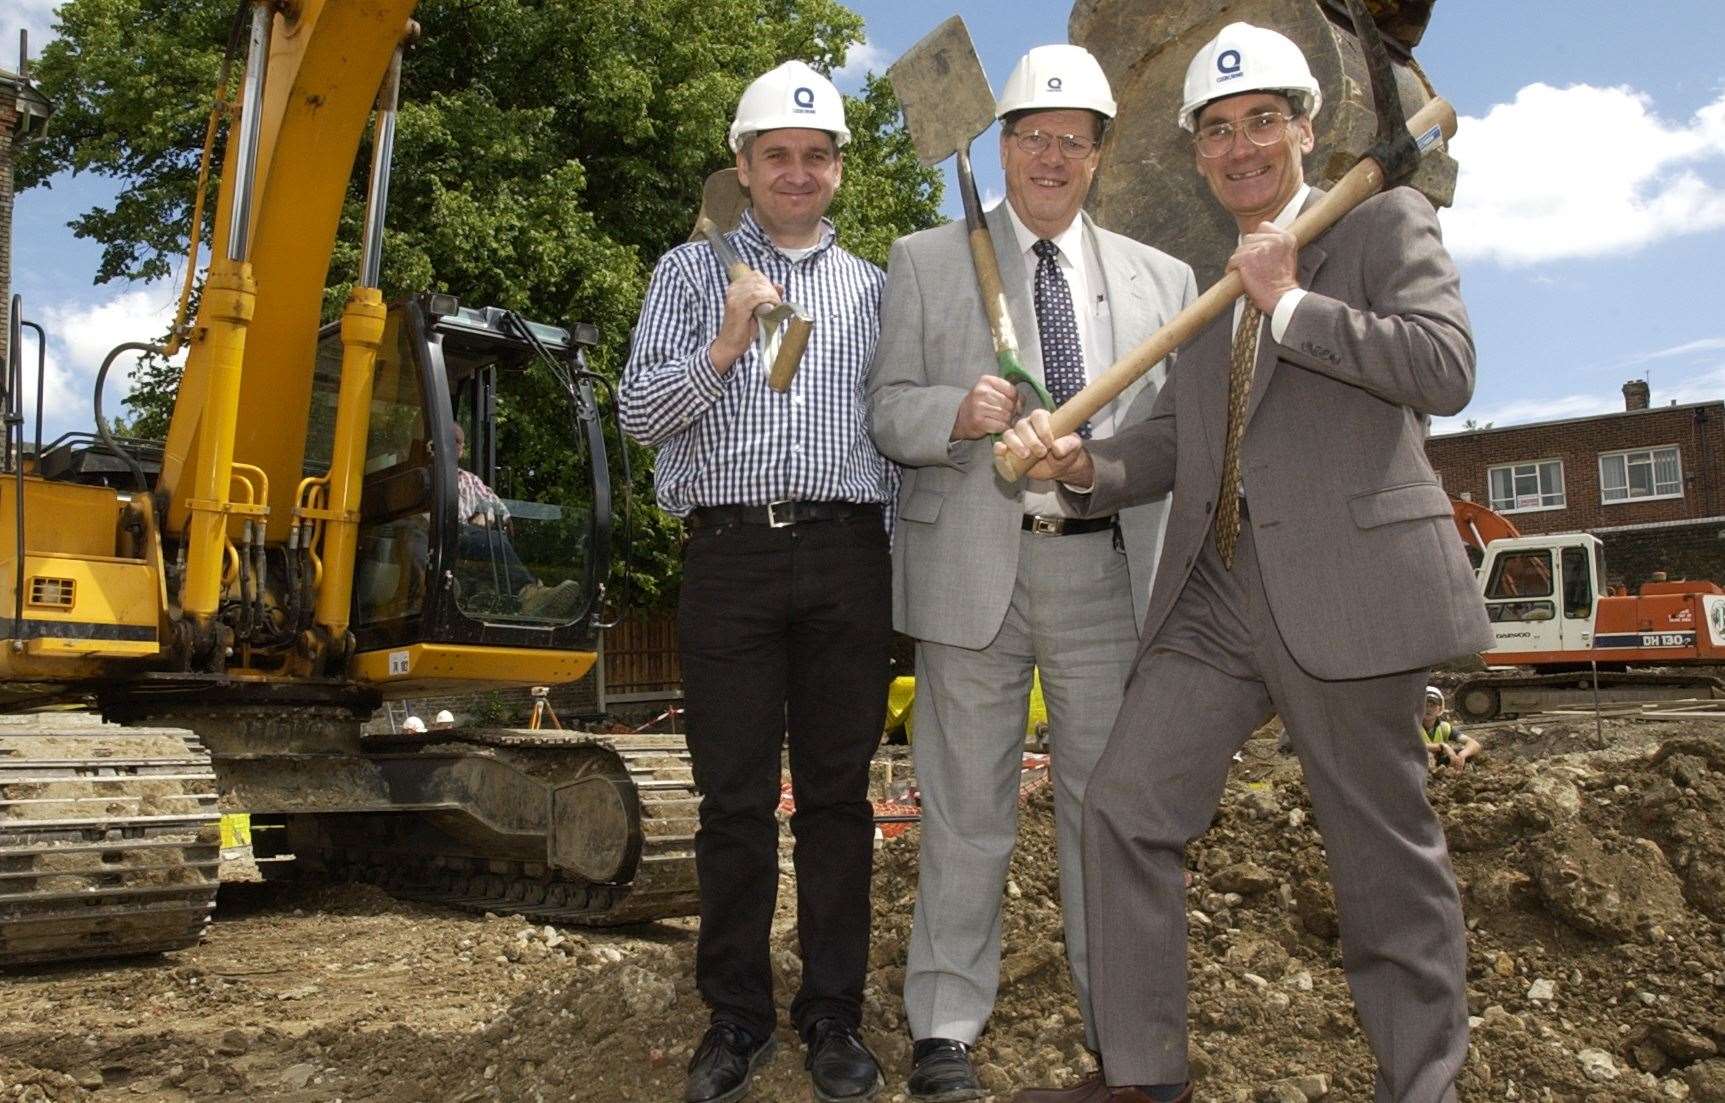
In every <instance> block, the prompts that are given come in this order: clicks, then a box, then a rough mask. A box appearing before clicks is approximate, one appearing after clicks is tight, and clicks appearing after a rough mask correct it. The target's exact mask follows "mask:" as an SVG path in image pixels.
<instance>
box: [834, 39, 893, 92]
mask: <svg viewBox="0 0 1725 1103" xmlns="http://www.w3.org/2000/svg"><path fill="white" fill-rule="evenodd" d="M892 61H893V58H892V56H891V55H890V54H888V53H887V52H886V51H885V50H883V49H881V48H880V47H879V46H876V45H875V44H874V43H872V42H870V41H868V40H867V39H864V40H863V41H861V42H858V43H857V44H855V45H854V46H852V47H851V48H850V49H849V50H846V51H845V63H844V67H843V68H842V69H835V70H833V83H834V84H836V85H838V86H839V87H840V88H842V89H844V90H845V91H850V92H854V91H858V90H860V89H861V88H862V83H863V78H864V77H866V76H867V75H868V74H869V73H871V72H873V73H884V72H886V67H887V66H888V65H890V64H892Z"/></svg>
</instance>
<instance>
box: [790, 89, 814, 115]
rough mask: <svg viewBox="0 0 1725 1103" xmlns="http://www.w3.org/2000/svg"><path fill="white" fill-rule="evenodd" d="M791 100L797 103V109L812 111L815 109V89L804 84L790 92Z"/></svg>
mask: <svg viewBox="0 0 1725 1103" xmlns="http://www.w3.org/2000/svg"><path fill="white" fill-rule="evenodd" d="M791 102H792V103H795V104H796V105H797V109H798V110H799V111H813V110H814V109H815V90H814V89H813V88H810V87H808V86H807V85H804V86H803V87H800V88H798V89H797V90H796V91H794V92H792V93H791Z"/></svg>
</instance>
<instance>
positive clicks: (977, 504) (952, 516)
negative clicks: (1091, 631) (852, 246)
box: [868, 203, 1197, 648]
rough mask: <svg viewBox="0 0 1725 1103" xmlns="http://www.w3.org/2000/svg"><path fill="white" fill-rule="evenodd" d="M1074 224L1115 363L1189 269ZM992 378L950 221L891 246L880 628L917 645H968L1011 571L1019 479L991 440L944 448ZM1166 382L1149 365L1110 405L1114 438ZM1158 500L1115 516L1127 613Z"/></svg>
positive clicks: (1025, 313) (990, 347)
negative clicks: (888, 600)
mask: <svg viewBox="0 0 1725 1103" xmlns="http://www.w3.org/2000/svg"><path fill="white" fill-rule="evenodd" d="M1083 217H1084V227H1085V230H1086V232H1087V233H1088V234H1089V235H1090V239H1091V241H1092V242H1094V244H1095V247H1096V255H1097V257H1098V259H1099V260H1100V262H1101V268H1102V277H1103V282H1104V284H1105V285H1106V287H1105V290H1104V293H1105V294H1106V295H1107V296H1108V308H1109V312H1110V314H1111V315H1112V318H1113V330H1114V349H1115V354H1116V355H1124V354H1125V353H1126V351H1127V350H1129V349H1131V348H1133V347H1135V346H1136V345H1138V344H1140V343H1141V342H1143V341H1144V340H1145V339H1146V338H1147V337H1149V336H1150V335H1151V334H1153V333H1155V332H1156V330H1157V329H1158V328H1160V327H1161V325H1162V323H1163V322H1165V321H1167V320H1168V319H1169V318H1172V317H1173V316H1174V315H1175V314H1176V313H1178V312H1179V310H1180V309H1181V308H1182V307H1183V306H1185V305H1186V304H1187V303H1189V302H1191V301H1192V300H1193V299H1194V298H1195V297H1196V296H1197V284H1196V282H1195V281H1194V280H1193V277H1192V270H1191V268H1189V267H1188V266H1186V265H1185V264H1183V263H1181V262H1180V261H1177V260H1175V259H1174V258H1172V257H1170V256H1168V255H1167V254H1166V253H1162V252H1159V251H1158V250H1155V249H1152V248H1150V247H1149V246H1147V245H1142V244H1140V243H1138V242H1136V241H1133V240H1131V239H1130V238H1125V237H1122V236H1120V235H1119V234H1114V233H1110V232H1109V231H1107V230H1103V229H1101V228H1099V227H1097V226H1096V225H1095V224H1094V223H1092V222H1091V221H1090V219H1089V217H1088V216H1083ZM988 226H989V232H990V234H991V235H992V236H993V239H994V247H995V255H996V257H997V258H998V259H999V262H1000V271H1001V279H1002V282H1003V283H1004V285H1005V288H1006V299H1007V308H1008V311H1009V312H1010V314H1011V316H1012V324H1013V328H1014V329H1015V330H1016V332H1017V334H1018V343H1019V353H1020V358H1021V360H1022V362H1023V366H1024V369H1025V371H1027V372H1029V373H1030V374H1031V375H1033V376H1036V377H1037V378H1039V379H1040V378H1041V377H1042V354H1041V344H1040V338H1039V336H1038V333H1037V328H1036V311H1035V308H1034V306H1033V305H1032V300H1031V288H1030V286H1029V281H1028V280H1027V279H1026V278H1025V272H1024V263H1023V260H1022V259H1021V258H1020V257H1019V256H1018V255H1017V239H1016V238H1015V237H1014V235H1013V231H1012V220H1011V217H1010V216H1009V215H1008V214H1007V211H1006V205H1005V204H1004V203H1002V204H1000V205H999V206H997V207H996V208H995V209H994V210H992V211H990V212H989V213H988ZM998 371H999V368H998V367H997V365H996V363H995V357H994V342H993V339H992V338H991V337H990V335H989V330H988V319H987V316H986V315H985V314H984V312H983V307H982V298H981V295H980V294H979V293H978V291H977V286H976V275H975V272H974V270H973V269H972V267H971V259H970V251H969V245H968V239H967V238H966V235H965V230H964V223H963V222H949V223H947V224H946V225H944V226H937V227H935V228H934V229H931V230H924V231H922V232H920V233H915V234H911V235H909V236H908V237H904V238H900V239H899V240H898V241H897V242H895V243H894V244H893V247H892V256H891V259H890V260H889V262H888V264H887V281H886V292H885V297H884V300H883V302H882V305H881V337H880V343H879V345H878V346H876V349H875V359H874V367H873V369H872V370H871V372H870V376H869V388H868V392H869V414H870V421H871V424H872V428H873V432H874V439H875V444H876V445H877V446H878V447H879V448H880V450H881V452H882V453H883V454H885V455H886V456H887V458H889V459H892V460H895V461H897V462H898V463H899V464H901V465H903V467H904V469H905V470H904V480H903V482H902V484H901V485H900V487H899V498H898V524H897V528H896V529H895V531H894V536H893V626H894V627H895V628H897V629H898V630H899V631H901V632H906V633H908V634H910V635H912V636H915V637H917V638H918V639H924V640H931V641H933V642H936V643H943V644H951V645H953V646H957V647H969V648H980V647H984V646H986V645H987V644H988V642H989V641H990V640H992V639H993V638H994V636H995V634H996V633H997V632H998V631H999V630H1000V625H1001V622H1002V621H1003V620H1004V619H1005V617H1006V609H1007V606H1008V605H1009V604H1010V602H1011V600H1012V587H1013V582H1014V580H1015V579H1016V577H1017V574H1018V540H1019V532H1020V527H1021V524H1022V519H1023V516H1024V506H1023V497H1024V493H1023V487H1022V484H1019V483H1014V484H1008V483H1006V482H1004V481H1003V480H1002V479H1001V478H1000V477H999V476H998V475H996V474H995V472H994V456H993V452H992V444H991V442H990V441H989V440H988V439H986V438H984V439H982V440H970V441H963V442H960V443H958V444H955V445H953V446H952V448H951V449H949V448H948V447H947V443H948V439H949V438H950V437H951V435H952V423H953V419H954V418H955V417H956V416H957V414H958V407H959V404H960V403H961V402H962V401H963V400H964V396H965V394H966V393H967V392H968V391H969V390H970V388H971V387H972V386H973V385H974V384H975V383H976V380H977V379H978V378H980V377H981V376H983V375H986V374H994V373H997V372H998ZM1165 374H1166V367H1165V365H1160V364H1159V365H1157V366H1156V368H1155V369H1154V370H1153V371H1152V372H1150V373H1149V374H1147V375H1146V376H1145V377H1144V378H1143V379H1142V380H1140V381H1139V382H1137V383H1135V384H1134V385H1133V389H1131V390H1129V391H1127V393H1126V394H1124V395H1122V396H1121V399H1120V400H1119V404H1118V405H1117V406H1116V407H1115V409H1116V411H1117V415H1116V432H1118V431H1120V429H1122V428H1124V427H1125V426H1128V425H1131V424H1134V423H1136V422H1141V421H1143V420H1144V419H1145V418H1146V417H1148V416H1149V413H1150V407H1151V405H1152V404H1153V402H1154V399H1155V396H1156V391H1157V390H1158V389H1159V388H1160V386H1161V381H1162V379H1163V378H1164V376H1165ZM1165 513H1166V504H1165V503H1164V502H1161V501H1156V502H1149V501H1148V500H1146V502H1145V504H1143V505H1140V506H1139V507H1137V508H1135V509H1131V510H1128V511H1125V513H1124V514H1123V515H1122V517H1121V527H1122V530H1123V532H1124V536H1125V540H1126V554H1127V560H1128V569H1129V570H1130V572H1131V576H1132V590H1133V594H1134V595H1135V601H1136V610H1135V611H1136V613H1137V615H1138V618H1139V619H1140V620H1142V619H1143V615H1144V613H1145V611H1146V609H1147V607H1148V599H1149V591H1150V579H1151V577H1152V574H1153V572H1154V570H1155V563H1156V555H1157V551H1158V549H1159V547H1160V544H1161V536H1162V520H1163V516H1164V514H1165Z"/></svg>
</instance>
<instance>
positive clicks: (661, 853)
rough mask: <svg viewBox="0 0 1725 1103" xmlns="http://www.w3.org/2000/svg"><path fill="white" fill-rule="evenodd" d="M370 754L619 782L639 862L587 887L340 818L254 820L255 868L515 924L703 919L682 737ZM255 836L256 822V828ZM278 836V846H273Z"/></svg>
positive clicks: (481, 735)
mask: <svg viewBox="0 0 1725 1103" xmlns="http://www.w3.org/2000/svg"><path fill="white" fill-rule="evenodd" d="M367 744H368V747H367V749H368V750H374V749H375V750H382V749H384V748H387V749H388V751H389V752H390V753H396V754H399V753H401V752H402V751H404V750H407V749H410V748H414V747H417V748H420V749H422V750H424V751H426V752H430V753H436V754H448V753H450V752H451V751H459V752H462V753H469V754H478V755H494V756H497V757H499V758H500V759H502V760H504V761H507V762H508V763H509V764H510V765H512V766H514V767H515V768H516V769H518V770H520V771H522V772H524V773H529V774H532V775H534V776H537V777H540V778H542V779H545V780H546V781H548V782H554V783H558V784H561V783H564V782H568V781H574V780H576V779H578V778H582V777H587V776H590V775H591V774H593V773H595V772H601V773H604V774H606V775H608V776H611V777H612V778H614V779H615V780H617V781H619V782H623V783H626V788H627V790H628V791H629V792H630V793H632V794H633V796H634V798H635V799H636V801H637V802H638V808H639V818H640V828H641V852H640V858H639V861H638V863H637V864H636V867H635V871H634V876H633V877H632V878H630V879H629V880H628V881H627V882H626V883H596V882H592V881H587V880H583V879H582V878H580V877H578V876H576V875H574V874H572V873H569V872H567V871H564V870H560V869H555V868H552V867H551V866H550V865H549V864H548V862H547V861H546V859H545V858H544V856H543V855H539V856H536V857H533V858H528V857H521V856H507V855H497V854H485V853H480V852H475V851H473V850H471V849H466V848H460V847H453V848H449V847H445V848H439V847H438V846H437V845H436V844H435V843H431V844H429V845H428V843H427V840H426V837H425V836H405V837H404V836H392V835H391V834H390V833H389V832H388V831H387V830H385V829H382V828H380V826H379V825H378V823H377V821H376V819H372V820H370V821H367V820H364V819H363V818H359V817H350V816H343V815H321V816H298V815H296V816H288V817H283V818H282V819H283V820H284V821H285V827H286V830H285V831H275V830H272V829H271V824H272V822H273V819H272V818H265V819H263V820H262V822H261V826H262V828H263V830H262V831H257V832H256V833H255V834H254V846H259V847H261V848H262V853H261V854H260V855H259V856H260V857H261V858H263V859H265V861H266V862H267V859H268V858H270V857H272V856H274V855H277V854H282V853H287V852H291V853H292V854H293V855H294V858H295V861H294V863H293V864H294V865H295V866H298V867H300V868H299V871H298V872H296V874H295V875H296V876H305V877H314V878H318V879H326V878H327V879H334V880H352V881H360V882H364V883H368V884H375V885H377V886H378V887H380V888H383V889H384V890H386V891H388V892H389V893H391V894H392V895H394V896H397V897H400V898H402V899H407V900H416V901H422V902H426V903H435V904H443V905H447V906H450V907H456V908H461V909H464V910H468V911H479V912H486V911H489V912H496V913H501V914H509V915H521V916H523V917H525V918H529V919H532V920H534V921H536V922H545V923H559V924H568V925H575V926H593V927H605V926H618V925H621V924H626V923H641V922H647V921H649V920H654V919H666V918H672V917H676V916H685V915H694V914H697V913H698V912H699V910H700V893H699V889H698V886H697V884H696V880H695V859H694V835H695V826H696V812H697V808H698V806H699V803H700V799H699V795H698V794H697V792H696V791H695V788H694V779H693V776H692V773H691V770H690V767H689V762H688V753H687V751H686V749H685V747H684V744H683V740H682V738H681V737H679V736H662V735H661V736H616V737H613V736H605V735H593V734H588V733H581V732H543V731H539V732H534V731H493V730H479V731H471V730H470V731H461V732H450V731H436V732H428V733H426V734H425V735H419V736H408V737H407V738H403V737H402V736H400V735H391V736H386V737H380V738H376V739H368V740H367ZM258 826H260V824H259V821H258V820H256V819H254V830H256V828H257V827H258ZM282 836H285V837H282Z"/></svg>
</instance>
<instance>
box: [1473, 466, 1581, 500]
mask: <svg viewBox="0 0 1725 1103" xmlns="http://www.w3.org/2000/svg"><path fill="white" fill-rule="evenodd" d="M1486 479H1487V481H1488V482H1489V484H1490V487H1491V508H1493V509H1495V510H1497V511H1498V512H1499V513H1520V512H1526V511H1531V510H1536V509H1562V508H1563V507H1564V505H1565V501H1564V497H1563V461H1562V460H1535V461H1533V462H1532V463H1511V464H1505V465H1504V466H1502V467H1493V468H1490V469H1488V470H1487V472H1486Z"/></svg>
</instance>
